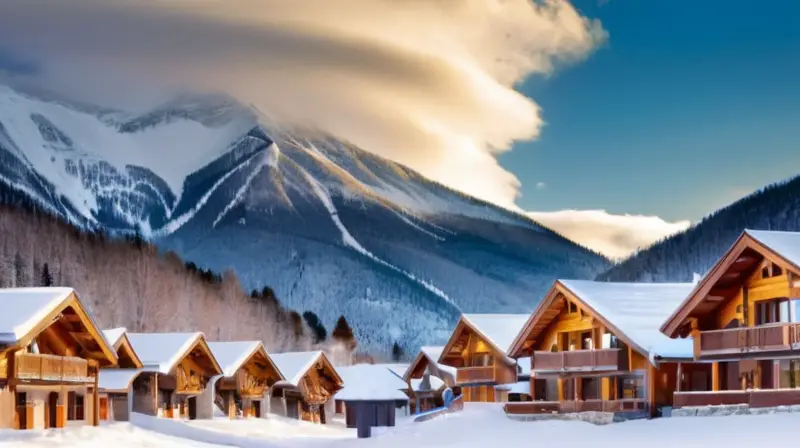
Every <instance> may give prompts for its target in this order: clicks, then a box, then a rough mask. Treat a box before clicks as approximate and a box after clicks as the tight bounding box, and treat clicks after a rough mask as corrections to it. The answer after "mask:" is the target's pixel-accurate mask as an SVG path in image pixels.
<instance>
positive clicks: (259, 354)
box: [209, 341, 284, 419]
mask: <svg viewBox="0 0 800 448" xmlns="http://www.w3.org/2000/svg"><path fill="white" fill-rule="evenodd" d="M209 345H210V347H211V351H212V352H213V353H214V355H215V357H216V358H217V360H218V361H219V362H220V363H221V364H222V367H223V376H222V377H219V378H218V379H217V380H216V384H215V385H214V396H213V402H214V403H213V404H214V405H216V406H217V407H218V408H220V409H222V411H223V412H225V414H226V415H228V417H229V418H231V419H235V418H238V417H242V418H263V417H264V416H265V415H266V412H267V409H268V403H267V400H269V390H270V388H271V387H272V386H273V385H275V383H277V382H278V381H281V380H283V379H284V378H283V375H282V374H281V373H280V371H279V370H278V368H277V367H276V366H275V363H273V362H272V359H271V358H270V357H269V355H268V354H267V350H266V349H265V348H264V345H263V344H262V343H261V342H256V341H253V342H239V341H237V342H212V343H210V344H209Z"/></svg>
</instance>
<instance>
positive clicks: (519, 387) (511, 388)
mask: <svg viewBox="0 0 800 448" xmlns="http://www.w3.org/2000/svg"><path fill="white" fill-rule="evenodd" d="M495 389H500V390H507V391H508V393H510V394H527V395H530V394H531V383H530V381H520V382H517V383H511V384H499V385H497V386H495Z"/></svg>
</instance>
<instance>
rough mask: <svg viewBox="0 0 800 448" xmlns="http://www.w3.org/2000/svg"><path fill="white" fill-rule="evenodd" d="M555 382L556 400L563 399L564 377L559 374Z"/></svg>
mask: <svg viewBox="0 0 800 448" xmlns="http://www.w3.org/2000/svg"><path fill="white" fill-rule="evenodd" d="M556 383H557V384H558V401H564V378H563V377H560V376H559V377H558V380H556Z"/></svg>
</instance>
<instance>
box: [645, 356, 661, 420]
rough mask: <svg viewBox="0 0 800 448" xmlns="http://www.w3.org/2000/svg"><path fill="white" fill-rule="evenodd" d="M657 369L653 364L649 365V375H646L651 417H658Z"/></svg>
mask: <svg viewBox="0 0 800 448" xmlns="http://www.w3.org/2000/svg"><path fill="white" fill-rule="evenodd" d="M656 373H657V372H656V367H655V366H654V365H652V364H649V365H648V369H647V373H646V374H645V377H644V378H645V384H647V402H648V407H649V408H650V417H655V415H656V382H657V380H658V378H656Z"/></svg>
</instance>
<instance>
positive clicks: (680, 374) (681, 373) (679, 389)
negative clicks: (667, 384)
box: [675, 362, 683, 392]
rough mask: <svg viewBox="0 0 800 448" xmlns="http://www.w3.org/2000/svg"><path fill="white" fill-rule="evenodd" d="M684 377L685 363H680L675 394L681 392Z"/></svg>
mask: <svg viewBox="0 0 800 448" xmlns="http://www.w3.org/2000/svg"><path fill="white" fill-rule="evenodd" d="M682 376H683V363H682V362H679V363H678V373H677V374H676V378H675V382H676V384H675V392H680V391H681V383H682V381H681V377H682Z"/></svg>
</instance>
